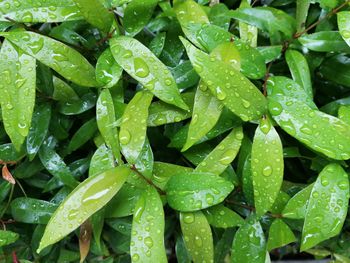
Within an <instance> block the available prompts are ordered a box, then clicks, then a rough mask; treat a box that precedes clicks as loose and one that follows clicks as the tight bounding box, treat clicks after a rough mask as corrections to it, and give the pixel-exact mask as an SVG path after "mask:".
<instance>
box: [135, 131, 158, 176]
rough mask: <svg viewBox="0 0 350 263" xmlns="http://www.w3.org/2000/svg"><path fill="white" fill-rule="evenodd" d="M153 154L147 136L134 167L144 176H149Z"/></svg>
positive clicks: (151, 170) (151, 171)
mask: <svg viewBox="0 0 350 263" xmlns="http://www.w3.org/2000/svg"><path fill="white" fill-rule="evenodd" d="M153 163H154V156H153V152H152V148H151V145H150V143H149V140H148V138H146V140H145V143H144V144H143V146H142V150H141V152H140V155H139V156H138V157H137V159H136V162H135V167H136V169H137V170H138V171H139V172H140V173H141V174H142V175H143V176H144V177H146V178H151V177H152V173H153Z"/></svg>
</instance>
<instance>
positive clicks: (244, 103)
mask: <svg viewBox="0 0 350 263" xmlns="http://www.w3.org/2000/svg"><path fill="white" fill-rule="evenodd" d="M242 104H243V107H244V108H246V109H247V108H249V107H250V102H249V101H247V100H245V99H242Z"/></svg>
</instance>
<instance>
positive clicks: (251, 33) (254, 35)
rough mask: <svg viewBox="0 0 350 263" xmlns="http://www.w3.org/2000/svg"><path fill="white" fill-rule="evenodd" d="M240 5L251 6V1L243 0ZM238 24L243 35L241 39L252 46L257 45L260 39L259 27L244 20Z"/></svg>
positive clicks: (240, 34) (243, 6)
mask: <svg viewBox="0 0 350 263" xmlns="http://www.w3.org/2000/svg"><path fill="white" fill-rule="evenodd" d="M240 7H241V8H246V7H250V1H247V0H242V1H241V5H240ZM226 12H227V11H226ZM238 26H239V36H240V37H241V40H242V41H243V42H245V43H247V44H248V45H249V46H251V47H256V46H257V41H258V28H257V27H255V26H252V25H249V24H246V23H244V22H239V24H238Z"/></svg>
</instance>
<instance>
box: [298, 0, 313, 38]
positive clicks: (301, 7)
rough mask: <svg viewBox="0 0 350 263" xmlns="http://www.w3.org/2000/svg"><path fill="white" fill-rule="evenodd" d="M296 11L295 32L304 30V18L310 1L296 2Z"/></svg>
mask: <svg viewBox="0 0 350 263" xmlns="http://www.w3.org/2000/svg"><path fill="white" fill-rule="evenodd" d="M296 2H297V9H296V14H295V19H296V25H297V32H301V31H302V30H304V29H305V23H306V18H307V15H308V11H309V7H310V2H311V1H310V0H297V1H296Z"/></svg>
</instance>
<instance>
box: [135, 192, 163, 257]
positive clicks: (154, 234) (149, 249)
mask: <svg viewBox="0 0 350 263" xmlns="http://www.w3.org/2000/svg"><path fill="white" fill-rule="evenodd" d="M164 224H165V223H164V211H163V204H162V201H161V199H160V196H159V194H158V192H157V190H155V189H154V188H153V187H151V186H149V187H147V188H146V190H145V191H144V192H143V193H142V194H141V196H140V198H139V200H138V201H137V203H136V205H135V212H134V216H133V222H132V231H131V242H130V254H131V260H132V262H140V261H142V262H155V261H156V262H167V258H166V253H165V247H164Z"/></svg>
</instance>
